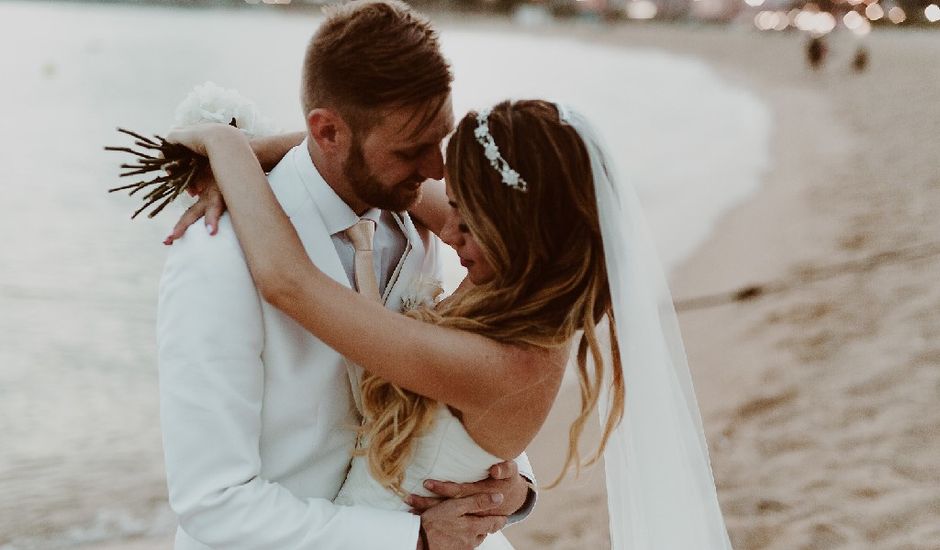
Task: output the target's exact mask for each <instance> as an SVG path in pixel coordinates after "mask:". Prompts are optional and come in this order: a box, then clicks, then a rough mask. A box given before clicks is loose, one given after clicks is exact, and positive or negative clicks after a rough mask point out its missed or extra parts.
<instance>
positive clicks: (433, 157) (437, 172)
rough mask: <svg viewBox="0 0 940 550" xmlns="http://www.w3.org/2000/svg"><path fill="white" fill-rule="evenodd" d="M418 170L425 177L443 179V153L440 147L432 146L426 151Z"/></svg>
mask: <svg viewBox="0 0 940 550" xmlns="http://www.w3.org/2000/svg"><path fill="white" fill-rule="evenodd" d="M418 172H420V174H421V175H422V176H423V177H425V178H427V179H432V180H442V179H444V153H443V151H441V149H440V147H432V148H431V150H430V151H428V154H426V155H425V156H424V157H423V158H422V159H421V166H419V168H418Z"/></svg>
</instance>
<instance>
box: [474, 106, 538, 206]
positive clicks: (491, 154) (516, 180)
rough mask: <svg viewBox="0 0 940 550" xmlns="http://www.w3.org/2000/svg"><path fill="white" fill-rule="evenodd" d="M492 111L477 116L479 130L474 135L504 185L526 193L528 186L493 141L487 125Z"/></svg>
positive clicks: (483, 111)
mask: <svg viewBox="0 0 940 550" xmlns="http://www.w3.org/2000/svg"><path fill="white" fill-rule="evenodd" d="M490 111H491V109H483V110H482V111H480V112H479V113H478V114H477V128H476V130H474V132H473V135H474V136H476V138H477V142H479V144H480V145H482V146H483V154H484V155H486V158H487V159H488V160H489V161H490V165H492V166H493V168H495V169H496V171H497V172H499V175H500V176H501V177H502V179H503V183H504V184H506V186H507V187H511V188H512V189H515V190H516V191H522V192H523V193H524V192H525V191H526V188H527V186H528V184H527V183H526V181H525V180H524V179H522V176H520V175H519V172H516V171H515V170H513V169H512V168H511V167H510V166H509V163H508V162H506V159H504V158H503V155H501V154H500V153H499V147H497V146H496V141H494V140H493V135H492V134H490V127H489V125H488V124H487V119H488V118H489V116H490Z"/></svg>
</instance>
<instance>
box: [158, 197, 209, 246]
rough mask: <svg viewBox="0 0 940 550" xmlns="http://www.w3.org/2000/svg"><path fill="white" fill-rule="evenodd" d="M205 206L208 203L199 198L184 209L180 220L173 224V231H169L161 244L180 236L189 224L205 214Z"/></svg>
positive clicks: (171, 242) (170, 242)
mask: <svg viewBox="0 0 940 550" xmlns="http://www.w3.org/2000/svg"><path fill="white" fill-rule="evenodd" d="M207 207H208V205H207V204H206V203H205V202H203V200H202V199H199V201H198V202H197V203H196V204H194V205H192V206H190V207H189V208H188V209H186V212H183V215H182V216H181V217H180V220H179V221H178V222H176V225H174V226H173V231H171V232H170V235H169V236H168V237H167V238H166V239H165V240H164V241H163V244H165V245H171V244H173V241H175V240H176V239H179V238H181V237H182V236H183V234H184V233H186V229H188V228H189V226H190V225H192V224H194V223H196V222H197V221H199V218H201V217H203V216H204V215H205V213H206V209H207ZM210 233H211V231H210Z"/></svg>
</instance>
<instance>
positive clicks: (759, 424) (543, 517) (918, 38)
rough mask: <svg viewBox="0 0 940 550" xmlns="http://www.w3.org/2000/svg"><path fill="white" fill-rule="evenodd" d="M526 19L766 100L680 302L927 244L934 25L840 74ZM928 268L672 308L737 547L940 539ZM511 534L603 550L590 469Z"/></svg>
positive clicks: (931, 264) (634, 29)
mask: <svg viewBox="0 0 940 550" xmlns="http://www.w3.org/2000/svg"><path fill="white" fill-rule="evenodd" d="M486 24H487V25H489V26H493V24H492V22H488V23H486ZM534 32H554V33H564V34H574V35H577V36H580V37H581V38H583V39H584V40H591V41H600V42H603V43H607V44H611V45H620V46H625V47H652V48H661V49H666V50H669V51H673V52H676V53H680V54H683V55H690V56H695V57H698V58H701V59H703V60H705V61H707V62H708V63H709V64H711V65H712V66H713V67H715V68H716V69H717V70H719V71H720V72H721V74H722V75H723V76H724V77H726V78H729V79H731V80H733V81H734V82H736V83H737V84H739V85H741V86H743V87H746V88H748V89H750V90H752V91H754V92H755V93H757V94H759V95H760V96H761V97H762V98H763V99H764V100H765V101H767V102H768V104H769V105H770V106H771V108H772V109H773V112H774V115H775V121H776V128H775V135H774V152H773V159H774V163H773V164H774V165H773V168H772V170H771V171H770V172H769V173H768V174H767V175H766V178H765V181H764V185H763V187H762V189H761V190H760V191H759V192H758V193H757V194H755V195H754V196H753V197H751V198H750V199H749V200H747V201H746V202H745V203H743V204H742V205H740V206H739V207H738V208H736V209H735V210H734V211H732V212H730V213H729V214H728V215H727V217H725V218H724V219H723V220H722V221H721V222H720V223H719V224H718V226H717V227H716V228H715V230H714V232H713V233H712V235H711V236H710V237H709V239H708V241H707V242H706V244H705V245H704V246H703V247H702V248H700V249H699V250H698V251H697V253H696V254H694V256H693V257H692V258H691V259H690V260H689V261H687V262H686V263H685V264H684V265H683V266H682V267H681V268H680V269H679V270H678V272H677V273H675V274H674V277H673V291H674V294H675V296H676V297H677V298H686V297H692V296H699V295H703V294H711V293H714V292H722V291H727V290H732V289H736V288H738V287H741V286H743V285H746V284H751V283H761V282H766V281H777V280H791V279H799V276H800V274H801V273H806V270H807V269H810V268H813V267H818V266H827V265H832V264H837V263H841V262H845V261H850V260H857V259H863V258H867V257H870V256H872V255H876V254H879V253H882V252H885V251H891V250H895V249H898V248H902V247H907V246H912V245H919V244H923V243H929V242H932V241H933V240H935V239H938V238H940V219H938V218H937V217H936V216H934V215H932V214H933V213H934V212H937V211H938V210H940V163H938V162H937V160H938V154H937V152H936V151H937V149H936V148H937V144H936V142H935V141H934V140H935V139H936V136H937V135H938V134H940V118H938V110H940V107H938V105H940V33H934V34H930V33H926V32H905V33H896V32H890V31H883V30H882V29H876V32H875V34H873V35H872V36H870V37H869V40H868V45H869V47H870V49H871V53H872V63H871V66H870V69H869V70H868V71H867V72H866V73H864V74H853V73H851V71H850V70H849V68H848V60H849V57H850V55H851V53H852V51H851V49H852V48H851V40H845V41H841V42H840V43H839V44H835V45H834V48H833V52H832V54H833V55H832V56H831V61H832V63H833V64H832V65H830V66H827V67H826V68H824V70H823V71H821V72H819V73H811V72H810V71H808V70H807V69H806V68H805V66H804V64H803V58H802V37H800V36H797V35H789V34H788V35H782V34H776V35H759V34H758V33H756V32H751V31H746V30H743V29H723V28H715V27H691V26H689V27H683V26H675V27H670V26H662V25H652V26H636V25H630V26H618V27H611V28H607V29H604V30H600V31H599V30H598V29H597V28H593V27H592V28H582V27H577V26H575V27H572V28H570V29H564V30H559V29H557V28H556V29H551V30H547V31H546V30H545V29H542V30H538V31H534ZM703 108H708V106H707V105H703ZM716 131H721V130H720V129H716ZM938 274H940V258H937V257H929V258H924V259H921V260H917V261H908V262H902V263H897V264H893V265H884V266H881V267H878V268H875V269H872V270H868V271H862V272H856V273H846V274H843V275H840V276H837V277H834V278H831V279H828V280H825V281H822V282H816V283H811V284H797V285H796V286H795V287H794V288H793V289H791V290H789V291H786V292H781V293H776V294H772V295H768V296H765V297H763V298H760V299H757V300H754V301H750V302H747V303H736V304H730V305H723V306H719V307H714V308H709V309H704V310H698V311H689V312H685V313H682V314H681V315H680V321H681V323H682V326H683V331H684V335H685V338H686V344H687V348H688V354H689V360H690V364H691V365H692V369H693V375H694V378H695V382H696V389H697V393H698V396H699V404H700V406H701V408H702V413H703V417H704V419H705V423H706V431H707V434H708V438H709V443H710V447H711V452H712V463H713V466H714V473H715V477H716V480H717V483H718V487H719V496H720V499H721V503H722V508H723V510H724V513H725V517H726V520H727V524H728V528H729V531H730V534H731V538H732V542H733V544H734V546H735V548H737V549H739V550H743V549H774V550H777V549H780V550H783V549H879V550H890V549H897V550H901V549H904V550H916V549H923V550H926V549H938V548H940V460H938V458H940V437H938V436H940V404H938V403H940V400H938V397H940V338H938V337H940V284H938V282H937V281H938ZM576 406H577V402H576V397H575V396H573V395H570V394H565V395H563V396H562V397H561V399H560V400H559V403H558V406H557V407H556V410H555V412H554V413H553V415H552V417H551V418H550V420H549V422H548V423H547V424H546V426H545V428H544V429H543V430H542V432H541V433H540V435H539V437H538V439H537V440H536V442H535V443H534V444H533V445H532V447H531V449H530V456H531V458H532V460H533V462H534V464H535V467H536V471H537V474H538V475H539V477H540V479H541V480H542V481H543V482H547V481H550V480H551V479H553V477H554V475H555V473H557V471H558V466H559V464H560V460H559V459H560V453H561V450H562V449H564V447H565V445H566V437H567V435H566V434H567V430H566V423H567V419H568V418H570V416H571V415H572V414H573V411H574V410H575V407H576ZM507 533H508V534H509V536H510V538H511V539H512V541H513V542H514V544H515V545H516V547H517V548H519V549H520V550H525V549H535V548H539V549H543V548H544V549H573V548H592V549H593V548H605V547H607V517H606V501H605V495H604V489H603V473H602V469H595V470H593V471H589V472H586V473H585V474H583V475H582V477H581V478H580V479H579V480H569V481H567V482H565V483H564V484H563V485H562V486H561V487H560V488H558V489H555V490H551V491H542V492H541V494H540V500H539V505H538V507H537V509H536V512H535V513H534V514H533V516H532V517H531V518H530V519H528V520H527V521H526V522H524V523H523V524H521V525H518V526H514V527H512V528H510V529H508V530H507ZM170 547H171V542H170V540H169V539H158V540H138V541H128V542H126V543H116V544H113V545H111V546H102V545H95V548H106V549H108V550H117V549H125V550H156V549H161V548H170Z"/></svg>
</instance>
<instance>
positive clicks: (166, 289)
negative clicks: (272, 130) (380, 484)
mask: <svg viewBox="0 0 940 550" xmlns="http://www.w3.org/2000/svg"><path fill="white" fill-rule="evenodd" d="M219 225H220V227H219V233H218V235H216V236H214V237H209V236H208V235H207V234H206V231H205V230H203V227H202V225H201V224H196V225H194V226H192V227H191V228H190V231H188V232H187V234H186V236H185V237H184V238H183V239H181V240H179V241H177V242H176V243H175V244H174V245H173V247H172V248H171V250H170V253H169V257H168V260H167V264H166V268H165V270H164V273H163V278H162V280H161V284H160V298H159V311H158V318H157V344H158V353H159V374H160V415H161V422H162V429H163V441H164V452H165V458H166V471H167V486H168V489H169V497H170V506H171V507H172V509H173V510H174V512H176V514H177V515H178V517H179V521H180V526H181V527H182V529H183V531H185V533H186V534H187V535H189V536H190V537H192V538H194V539H196V540H198V541H200V542H201V543H203V544H205V545H206V546H209V547H212V548H225V549H226V550H242V549H244V550H248V549H258V550H262V549H264V550H268V549H271V548H277V549H281V550H291V549H307V548H310V549H312V548H316V549H326V550H329V549H340V548H357V549H363V550H369V549H375V550H379V549H388V548H396V549H402V550H413V549H414V548H415V545H416V542H417V537H418V527H419V523H420V520H419V519H418V517H417V516H413V515H411V514H408V513H406V512H393V511H388V510H378V509H374V508H366V507H356V506H352V507H347V506H339V505H334V504H333V503H332V502H330V501H329V500H327V499H316V498H298V497H297V496H295V495H293V494H292V493H291V492H289V491H288V490H287V489H286V488H284V487H283V486H281V485H279V484H277V483H275V482H272V481H269V480H266V479H264V478H262V477H261V459H260V453H259V445H260V436H261V407H262V398H263V391H264V366H263V365H262V363H261V352H262V348H263V345H264V325H263V322H262V311H261V299H260V297H259V295H258V293H257V291H256V289H255V286H254V283H253V281H252V279H251V275H250V273H249V271H248V268H247V265H246V264H245V260H244V257H243V255H242V252H241V248H240V247H239V246H238V242H237V240H236V238H235V236H234V232H233V230H232V227H231V224H230V222H229V220H228V218H227V217H224V218H223V220H222V222H221V223H220V224H219ZM364 526H368V528H364ZM378 533H381V535H377V534H378Z"/></svg>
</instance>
